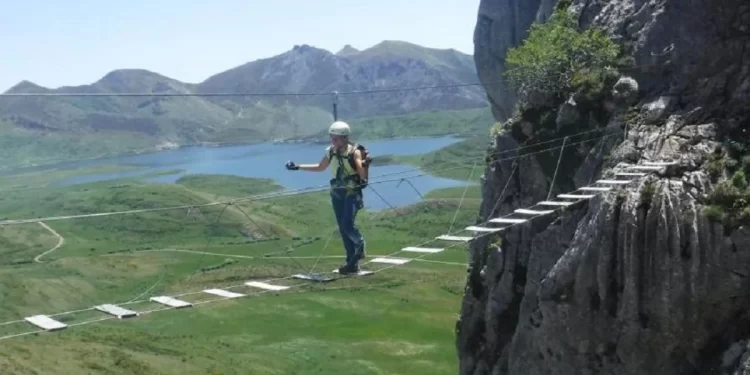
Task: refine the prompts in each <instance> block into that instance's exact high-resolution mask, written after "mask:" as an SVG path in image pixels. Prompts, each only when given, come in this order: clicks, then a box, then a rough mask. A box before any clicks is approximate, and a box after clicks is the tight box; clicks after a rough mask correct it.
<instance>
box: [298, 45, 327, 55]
mask: <svg viewBox="0 0 750 375" xmlns="http://www.w3.org/2000/svg"><path fill="white" fill-rule="evenodd" d="M292 52H297V53H326V54H328V53H330V52H328V51H326V50H324V49H320V48H317V47H313V46H310V45H307V44H302V45H295V46H294V48H292Z"/></svg>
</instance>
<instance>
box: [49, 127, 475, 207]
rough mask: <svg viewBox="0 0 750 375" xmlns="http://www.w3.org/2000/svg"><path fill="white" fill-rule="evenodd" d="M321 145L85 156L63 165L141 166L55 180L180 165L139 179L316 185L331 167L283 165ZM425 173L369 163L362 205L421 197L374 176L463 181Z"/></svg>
mask: <svg viewBox="0 0 750 375" xmlns="http://www.w3.org/2000/svg"><path fill="white" fill-rule="evenodd" d="M459 140H460V139H459V138H455V137H450V136H447V137H437V138H414V139H394V140H378V141H368V142H366V143H365V145H366V146H367V148H368V149H369V150H370V154H371V155H372V156H374V157H377V156H378V155H415V154H423V153H427V152H431V151H435V150H438V149H440V148H443V147H446V146H449V145H451V144H453V143H456V142H458V141H459ZM325 147H326V146H325V145H321V144H318V145H314V144H271V143H263V144H255V145H244V146H227V147H188V148H182V149H177V150H170V151H162V152H154V153H149V154H141V155H132V156H123V157H115V158H104V159H97V160H87V161H81V162H74V163H71V164H69V165H67V166H66V167H65V169H71V168H81V167H91V166H96V165H131V166H139V167H143V168H142V169H140V170H138V171H129V172H116V173H103V174H93V175H85V176H75V177H71V178H66V179H64V180H60V181H57V182H56V184H57V185H75V184H81V183H87V182H95V181H106V180H113V179H118V178H123V177H138V176H142V175H146V174H152V173H155V172H162V173H163V172H165V171H171V170H175V169H179V170H182V171H183V172H181V173H177V174H169V175H161V176H158V177H147V178H145V179H144V180H146V181H150V182H156V183H174V182H175V181H177V180H178V179H179V178H180V177H182V176H184V175H187V174H224V175H236V176H242V177H254V178H268V179H272V180H274V181H275V182H276V183H278V184H279V185H282V186H284V188H286V189H304V188H311V187H320V186H327V185H328V181H329V179H330V178H331V175H332V172H331V169H330V167H329V169H327V170H326V171H324V172H306V171H287V170H286V168H285V167H284V164H285V163H286V162H287V160H292V161H294V162H296V163H297V164H313V163H317V162H318V161H320V159H321V158H322V157H323V154H324V151H325ZM424 173H425V172H424V171H420V170H418V169H416V168H415V167H414V166H411V165H384V166H372V167H370V181H371V182H375V183H373V184H372V185H371V186H370V187H369V188H368V189H366V190H365V191H364V194H365V207H366V208H367V209H368V210H381V209H383V208H387V207H388V204H390V205H392V206H393V207H402V206H405V205H409V204H413V203H417V202H419V201H420V200H421V198H420V196H419V194H418V193H417V192H416V191H415V190H414V189H413V188H412V187H411V186H410V185H409V184H407V183H403V182H401V181H390V182H382V183H377V181H378V180H381V181H383V180H388V179H400V178H402V177H410V178H409V181H410V182H411V183H412V184H413V185H414V187H416V189H417V190H419V192H420V193H421V194H422V195H424V194H427V193H428V192H429V191H431V190H435V189H440V188H446V187H457V186H465V185H466V181H458V180H451V179H445V178H439V177H434V176H429V175H426V176H419V175H420V174H424ZM384 175H385V177H382V178H378V177H377V176H384ZM375 192H377V193H378V194H380V196H382V197H383V199H381V198H380V197H378V195H377V194H375ZM284 199H304V195H297V196H290V197H288V198H284ZM384 200H385V201H387V202H388V203H386V202H385V201H384Z"/></svg>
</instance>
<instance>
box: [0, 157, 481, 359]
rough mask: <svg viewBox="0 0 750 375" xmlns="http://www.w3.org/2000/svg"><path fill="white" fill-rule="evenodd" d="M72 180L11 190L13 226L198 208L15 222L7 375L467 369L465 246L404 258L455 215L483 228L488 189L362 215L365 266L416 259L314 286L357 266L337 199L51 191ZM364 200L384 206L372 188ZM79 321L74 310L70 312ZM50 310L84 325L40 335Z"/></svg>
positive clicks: (48, 176)
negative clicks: (316, 276)
mask: <svg viewBox="0 0 750 375" xmlns="http://www.w3.org/2000/svg"><path fill="white" fill-rule="evenodd" d="M458 150H459V151H456V152H458V154H460V155H464V156H465V154H464V153H463V152H461V151H460V150H461V148H460V146H459V147H458ZM464 151H465V150H464ZM445 152H446V151H443V154H445ZM448 152H449V151H448ZM471 156H474V155H471ZM430 161H431V162H433V163H436V164H434V165H436V166H437V165H438V164H437V163H439V162H442V161H443V160H442V159H440V156H425V157H423V158H422V159H415V160H413V162H414V163H416V164H419V163H426V162H430ZM483 166H484V165H483V163H480V164H479V166H478V167H477V169H476V170H475V171H474V173H473V174H472V179H477V178H478V177H479V176H480V175H481V172H482V168H483ZM470 169H471V168H466V169H463V170H453V171H452V172H451V176H450V177H453V178H457V179H466V178H468V177H469V172H470ZM89 172H91V173H93V171H89ZM76 173H85V171H78V172H76ZM61 177H62V176H61V173H38V174H29V175H26V176H24V177H23V181H31V182H32V183H22V184H19V179H13V178H3V179H0V191H2V192H3V194H2V195H1V196H0V217H1V219H3V220H7V219H19V218H37V217H49V216H57V215H80V214H87V213H95V212H107V211H121V210H133V209H150V208H159V207H172V206H184V207H185V208H181V209H175V210H169V211H157V212H145V213H134V214H127V215H113V216H104V217H94V218H80V219H71V220H57V221H55V220H53V221H46V222H44V225H42V224H40V223H28V224H18V225H6V226H0V296H1V297H0V298H2V301H3V303H2V304H1V305H0V336H4V337H7V336H9V335H15V334H21V336H18V337H12V338H7V339H4V340H2V341H0V373H3V374H16V373H17V374H134V373H137V374H328V373H346V374H453V373H456V371H457V359H456V355H455V344H454V335H455V334H454V327H455V323H456V319H457V316H458V312H459V310H460V302H461V297H462V294H463V289H464V284H465V276H466V270H467V266H466V263H467V256H466V246H465V245H455V243H442V242H435V243H430V244H425V245H424V246H426V247H444V246H452V247H451V248H447V249H446V250H445V251H443V252H441V253H438V254H419V253H406V252H400V253H399V250H400V249H402V248H403V247H405V246H416V245H420V244H424V243H426V242H427V241H430V240H431V239H433V238H434V237H436V236H438V235H441V234H445V233H446V232H447V231H448V230H449V227H450V226H451V223H452V222H453V220H454V216H455V224H454V225H453V231H454V232H455V231H456V230H457V229H456V228H461V227H462V226H466V225H470V224H473V223H474V221H475V218H476V216H477V212H478V207H479V203H480V200H479V187H478V186H472V187H470V188H469V190H468V191H467V194H466V197H465V199H463V200H461V199H460V198H461V196H462V195H463V194H464V188H454V189H444V190H438V191H433V192H431V193H430V194H427V195H426V197H425V198H426V199H425V200H424V201H423V202H420V203H418V204H415V205H411V206H407V207H401V208H396V209H390V210H385V211H378V212H368V211H364V212H362V213H360V215H359V216H358V218H357V223H358V225H359V227H360V229H361V230H362V232H363V233H364V235H365V237H366V239H367V245H368V246H367V249H368V250H367V259H365V262H367V261H370V260H372V259H373V258H375V257H377V256H387V255H393V256H396V257H404V258H415V259H414V260H413V261H411V262H409V263H407V264H405V265H399V266H393V265H386V264H379V263H369V264H365V265H364V266H363V268H365V269H368V270H373V271H376V273H375V274H372V275H368V276H363V277H345V278H338V279H336V280H334V281H330V282H327V283H310V282H308V281H305V280H299V279H291V278H289V277H288V276H290V275H292V274H295V273H307V272H313V273H322V274H326V275H327V276H330V277H337V275H336V274H334V273H332V272H331V270H333V269H335V268H336V267H338V265H339V264H340V263H341V262H342V261H343V254H344V251H343V246H342V243H341V239H340V237H339V236H338V233H337V230H336V226H335V219H334V216H333V213H332V211H331V208H330V201H329V197H328V193H327V192H317V193H307V194H299V195H293V196H282V197H272V198H268V199H263V200H245V201H238V202H236V203H234V204H232V205H226V204H217V205H213V206H203V207H200V208H196V207H195V206H200V205H203V204H206V203H210V202H221V201H227V200H231V199H235V198H239V197H247V196H251V195H258V194H269V193H270V194H272V193H273V192H277V191H278V190H279V188H280V187H279V186H277V185H275V184H274V183H273V182H272V181H269V180H259V179H249V178H241V177H234V176H220V175H191V176H187V177H184V178H183V179H181V180H180V181H178V183H177V184H173V185H170V184H152V183H146V182H143V181H141V180H135V179H132V180H131V179H123V180H117V181H106V182H98V183H89V184H83V185H75V186H68V187H54V186H50V184H49V182H50V181H52V180H53V179H58V178H61ZM401 188H403V189H411V188H410V187H409V186H407V185H406V184H404V185H403V186H402V187H401ZM365 199H378V198H377V197H376V196H375V195H373V194H372V193H371V192H370V191H368V190H366V191H365ZM459 206H460V208H459ZM271 279H277V280H276V281H274V283H275V284H278V285H286V286H291V287H292V288H290V289H288V290H284V291H279V292H264V293H260V292H261V291H259V290H258V289H255V288H252V287H249V286H245V285H243V283H244V282H246V281H250V280H260V281H264V280H271ZM206 288H226V289H227V290H231V291H233V292H237V293H244V294H247V297H245V298H238V299H226V300H219V301H215V300H216V299H217V297H216V296H213V295H210V294H207V293H202V292H201V291H202V290H203V289H206ZM159 295H169V296H178V295H179V296H180V297H179V298H180V299H182V300H185V301H188V302H192V303H194V304H195V305H194V306H193V307H189V308H185V309H169V308H167V309H165V308H164V307H165V306H163V305H159V304H156V303H154V302H149V301H148V299H149V297H152V296H159ZM212 301H213V302H212ZM103 303H118V304H120V305H121V306H123V307H126V308H128V309H132V310H134V311H138V312H140V313H141V315H140V316H138V317H133V318H128V319H123V320H118V319H116V318H114V319H109V318H110V316H108V315H105V314H103V313H101V312H99V311H92V310H91V309H90V308H91V307H93V306H95V305H98V304H103ZM75 310H83V311H75ZM69 311H75V312H72V313H67V314H61V315H55V314H57V313H62V312H69ZM36 314H48V315H55V316H53V317H54V318H55V319H58V320H60V321H62V322H65V323H66V324H70V325H71V326H70V327H68V328H67V329H65V330H62V331H57V332H42V333H36V334H26V333H29V332H31V331H35V330H36V328H35V327H34V326H31V325H30V324H28V323H26V322H23V321H20V322H18V320H20V319H23V317H26V316H30V315H36ZM98 319H104V320H100V321H96V320H98ZM4 323H10V324H4ZM77 324H80V325H77Z"/></svg>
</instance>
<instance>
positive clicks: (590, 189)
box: [578, 186, 612, 192]
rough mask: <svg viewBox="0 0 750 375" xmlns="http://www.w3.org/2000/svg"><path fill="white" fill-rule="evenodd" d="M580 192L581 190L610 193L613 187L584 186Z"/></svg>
mask: <svg viewBox="0 0 750 375" xmlns="http://www.w3.org/2000/svg"><path fill="white" fill-rule="evenodd" d="M578 190H581V191H602V192H603V191H610V190H612V188H611V187H591V186H584V187H582V188H580V189H578Z"/></svg>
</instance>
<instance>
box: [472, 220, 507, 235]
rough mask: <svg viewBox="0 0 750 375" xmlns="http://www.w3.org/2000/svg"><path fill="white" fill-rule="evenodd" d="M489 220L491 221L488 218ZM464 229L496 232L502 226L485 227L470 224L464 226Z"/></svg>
mask: <svg viewBox="0 0 750 375" xmlns="http://www.w3.org/2000/svg"><path fill="white" fill-rule="evenodd" d="M490 221H492V220H490ZM464 229H465V230H470V231H474V232H487V233H489V232H497V231H500V230H502V229H503V228H487V227H480V226H476V225H472V226H470V227H466V228H464Z"/></svg>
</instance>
